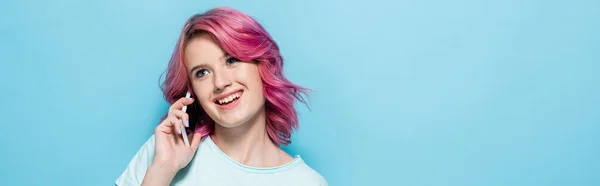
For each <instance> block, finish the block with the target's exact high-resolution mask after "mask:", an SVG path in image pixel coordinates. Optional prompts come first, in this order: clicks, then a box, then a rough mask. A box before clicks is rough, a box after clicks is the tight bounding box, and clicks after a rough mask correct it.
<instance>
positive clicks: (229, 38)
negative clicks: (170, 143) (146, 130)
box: [161, 7, 308, 145]
mask: <svg viewBox="0 0 600 186" xmlns="http://www.w3.org/2000/svg"><path fill="white" fill-rule="evenodd" d="M201 33H209V34H210V35H211V36H212V37H213V38H214V39H215V40H216V41H217V42H218V43H219V45H220V46H221V48H222V49H223V50H224V51H226V52H227V53H228V54H230V55H231V56H233V57H235V58H238V59H240V60H243V61H256V62H258V69H259V74H260V76H261V79H262V82H263V94H264V96H265V99H266V102H265V112H266V117H267V121H266V125H267V126H266V130H267V133H268V134H269V137H270V138H271V140H272V141H273V142H274V143H275V144H277V145H288V144H290V143H291V141H290V137H291V134H292V131H293V130H296V129H298V115H297V113H296V110H295V108H294V101H295V100H296V99H297V100H298V101H300V102H302V103H304V104H306V102H305V100H304V98H303V97H302V94H305V95H306V92H307V91H308V89H305V88H303V87H300V86H298V85H296V84H294V83H292V82H291V81H289V80H288V79H286V78H285V77H284V75H283V58H282V56H281V54H280V52H279V47H278V46H277V43H275V41H274V40H273V39H272V38H271V36H270V35H269V33H267V31H266V30H265V29H264V28H263V27H262V26H261V25H260V24H259V23H258V22H257V21H256V20H254V19H253V18H252V17H250V16H248V15H246V14H244V13H242V12H240V11H238V10H235V9H232V8H225V7H222V8H214V9H211V10H208V11H207V12H205V13H203V14H196V15H194V16H192V17H191V18H189V19H188V20H187V21H186V23H185V25H184V27H183V30H182V33H181V35H180V37H179V40H178V42H177V46H176V48H175V51H174V52H173V55H172V57H171V60H170V61H169V65H168V67H167V70H166V71H165V73H166V77H165V81H164V82H163V84H162V87H161V89H162V91H163V95H164V97H165V99H166V101H167V102H168V103H170V104H173V103H174V102H175V101H177V100H178V99H180V98H181V97H183V96H184V95H185V92H186V91H187V90H189V89H191V88H190V87H191V85H190V83H189V79H188V76H187V73H186V72H187V70H186V67H185V65H184V63H183V60H184V54H183V51H184V48H185V46H186V44H187V42H188V41H189V40H190V39H191V38H192V37H194V35H195V34H201ZM188 113H189V116H190V124H191V126H190V127H193V126H194V125H193V124H194V123H195V124H196V125H195V127H194V128H195V131H194V132H197V133H201V134H202V135H203V136H204V135H207V134H211V133H213V132H214V125H215V124H214V122H213V121H212V119H210V118H209V117H208V115H207V114H206V113H205V112H204V110H203V109H202V107H201V106H200V105H199V103H198V102H194V103H193V105H191V106H188ZM165 117H166V115H165V116H164V117H163V118H165Z"/></svg>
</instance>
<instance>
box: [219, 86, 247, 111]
mask: <svg viewBox="0 0 600 186" xmlns="http://www.w3.org/2000/svg"><path fill="white" fill-rule="evenodd" d="M243 93H244V91H242V90H237V91H234V92H231V93H227V94H223V95H221V96H218V97H217V98H216V99H215V101H214V103H215V104H216V105H217V107H218V108H220V109H225V110H230V109H233V108H235V106H237V104H238V103H239V101H240V98H241V97H242V95H243Z"/></svg>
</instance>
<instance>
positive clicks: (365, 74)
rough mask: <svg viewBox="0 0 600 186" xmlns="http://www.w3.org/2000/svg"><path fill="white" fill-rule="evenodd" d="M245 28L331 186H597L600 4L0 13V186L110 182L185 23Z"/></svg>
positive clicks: (178, 4)
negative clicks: (234, 20) (296, 87)
mask: <svg viewBox="0 0 600 186" xmlns="http://www.w3.org/2000/svg"><path fill="white" fill-rule="evenodd" d="M216 6H229V7H233V8H237V9H239V10H242V11H244V12H246V13H248V14H250V15H252V16H254V17H255V18H256V19H257V20H259V22H261V23H262V24H263V25H264V26H265V27H266V29H267V30H268V31H269V32H270V33H271V34H272V36H273V37H274V38H275V40H276V41H277V42H278V43H279V44H280V46H281V49H282V53H283V55H284V58H285V60H286V61H285V62H286V63H285V74H286V75H287V76H288V77H289V79H291V80H292V81H294V82H296V83H298V84H300V85H302V86H305V87H308V88H311V89H313V90H315V92H314V93H313V94H312V95H311V96H310V97H309V104H310V110H309V109H308V108H306V107H304V106H301V105H298V109H299V111H300V112H301V117H300V122H301V125H300V126H301V127H300V130H299V131H297V132H296V133H294V136H293V138H292V140H293V143H292V145H291V146H288V147H285V150H287V151H288V152H290V153H291V154H300V155H301V156H303V158H304V159H305V160H306V162H307V163H308V164H309V165H311V166H312V167H313V168H314V169H316V170H317V171H318V172H320V173H321V174H322V175H323V176H324V177H325V178H326V179H327V180H328V182H329V184H330V185H424V186H425V185H432V186H433V185H435V186H439V185H451V186H459V185H460V186H465V185H473V186H475V185H477V186H481V185H485V186H496V185H498V186H500V185H536V186H537V185H539V186H542V185H543V186H549V185H577V186H584V185H590V186H591V185H596V186H597V185H600V158H599V157H600V85H599V81H600V64H599V63H600V21H599V20H600V1H593V0H587V1H586V0H573V1H566V0H563V1H542V0H538V1H533V0H526V1H522V0H488V1H474V0H458V1H443V0H424V1H380V0H369V1H365V0H362V1H353V2H351V1H342V0H335V1H317V0H313V1H285V2H284V1H242V0H238V1H210V2H209V1H200V0H196V1H181V0H176V1H171V0H146V1H141V0H132V1H121V0H104V1H76V0H72V1H67V0H53V1H34V0H19V1H16V0H14V1H10V0H9V1H6V0H5V1H2V2H1V3H0V62H1V63H0V87H1V93H0V104H1V107H0V108H1V112H0V114H1V115H0V118H1V123H2V129H1V131H2V134H1V135H0V149H1V150H2V153H1V154H0V182H1V183H2V185H112V184H113V182H114V180H115V179H116V178H117V177H118V176H119V175H120V174H121V173H122V171H123V170H124V169H125V167H126V165H127V163H128V162H129V161H130V160H131V158H132V157H133V155H134V153H135V152H136V151H137V150H138V149H139V147H140V146H141V145H142V143H143V142H144V141H145V140H147V139H148V137H149V136H150V135H151V133H152V130H153V128H154V126H155V125H156V124H157V123H158V122H159V118H160V116H162V114H164V113H165V111H166V110H167V107H168V105H167V104H166V102H165V101H164V100H163V99H162V94H161V92H160V90H159V87H158V84H159V76H160V74H161V72H162V71H163V70H164V69H165V67H166V64H167V62H168V59H169V57H170V55H171V52H172V50H173V48H174V45H175V41H176V39H177V37H178V34H179V32H180V29H181V27H182V26H183V23H184V22H185V20H186V19H187V18H188V17H189V16H191V15H192V14H195V13H201V12H204V11H206V10H208V9H210V8H213V7H216Z"/></svg>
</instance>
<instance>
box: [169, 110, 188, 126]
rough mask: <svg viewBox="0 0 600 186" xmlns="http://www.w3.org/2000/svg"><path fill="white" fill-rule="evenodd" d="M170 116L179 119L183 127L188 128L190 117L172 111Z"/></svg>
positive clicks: (183, 113)
mask: <svg viewBox="0 0 600 186" xmlns="http://www.w3.org/2000/svg"><path fill="white" fill-rule="evenodd" d="M171 115H172V116H174V117H176V118H177V119H181V121H182V123H183V125H184V126H185V127H190V126H189V121H190V116H189V115H188V114H187V113H185V112H183V111H181V110H173V111H171Z"/></svg>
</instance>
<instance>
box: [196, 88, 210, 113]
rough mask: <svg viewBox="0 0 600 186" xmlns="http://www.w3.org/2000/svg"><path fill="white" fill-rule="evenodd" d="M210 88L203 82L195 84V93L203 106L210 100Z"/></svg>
mask: <svg viewBox="0 0 600 186" xmlns="http://www.w3.org/2000/svg"><path fill="white" fill-rule="evenodd" d="M210 90H211V89H210V88H208V87H207V86H206V85H202V84H201V83H198V84H194V93H195V94H196V98H195V99H196V101H198V102H199V103H200V105H202V107H206V106H208V105H209V104H210V103H211V102H210V93H211V92H210Z"/></svg>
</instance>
